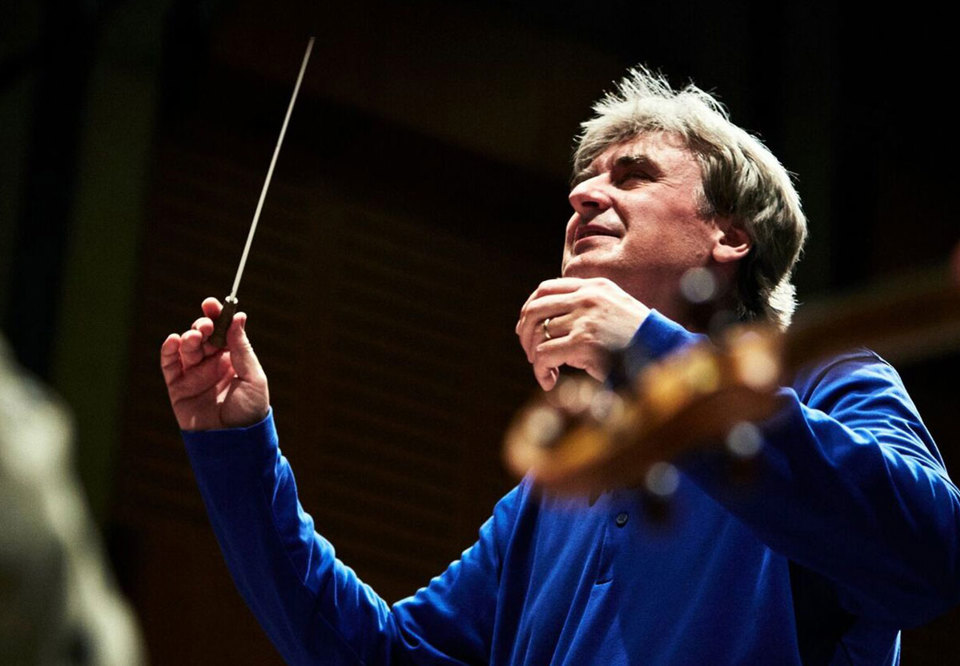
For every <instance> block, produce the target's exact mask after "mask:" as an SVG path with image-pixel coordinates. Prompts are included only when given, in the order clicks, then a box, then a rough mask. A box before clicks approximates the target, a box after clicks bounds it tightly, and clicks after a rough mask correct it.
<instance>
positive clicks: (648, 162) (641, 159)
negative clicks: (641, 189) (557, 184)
mask: <svg viewBox="0 0 960 666" xmlns="http://www.w3.org/2000/svg"><path fill="white" fill-rule="evenodd" d="M633 167H642V168H644V169H646V170H647V171H649V172H650V175H651V176H652V177H653V178H659V177H660V176H662V175H663V169H662V168H661V167H660V165H659V164H658V163H657V161H656V160H654V159H653V158H652V157H650V156H649V155H646V154H644V153H634V154H632V155H621V156H620V157H618V158H617V159H616V160H615V161H614V163H613V169H611V171H612V170H624V169H630V168H633ZM599 173H600V172H599V170H598V169H597V168H596V167H594V166H593V165H591V166H589V167H587V168H586V169H583V170H582V171H580V172H579V173H577V174H575V175H574V176H573V178H572V179H571V180H570V189H573V188H574V187H576V186H577V185H579V184H580V183H582V182H583V181H585V180H590V179H591V178H594V177H595V176H597V175H599Z"/></svg>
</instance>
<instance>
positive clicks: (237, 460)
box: [183, 312, 960, 665]
mask: <svg viewBox="0 0 960 666" xmlns="http://www.w3.org/2000/svg"><path fill="white" fill-rule="evenodd" d="M693 339H695V336H693V335H692V334H690V333H688V332H687V331H686V330H684V329H683V328H682V327H680V326H678V325H677V324H675V323H673V322H671V321H669V320H668V319H666V318H664V317H662V316H660V315H659V314H658V313H656V312H653V313H651V315H650V316H649V317H648V318H647V320H646V321H645V322H644V324H643V325H642V326H641V327H640V329H639V330H638V332H637V335H636V336H635V338H634V341H633V348H632V351H633V352H634V353H635V354H636V355H642V356H645V357H649V358H657V357H659V356H661V355H663V354H665V353H668V352H669V351H671V350H674V349H676V348H677V347H679V346H681V345H683V344H686V343H688V342H690V341H692V340H693ZM780 393H781V397H782V398H783V400H784V404H785V406H784V407H783V409H782V410H781V411H780V412H779V413H778V414H777V415H776V416H775V417H774V418H773V419H771V420H770V421H768V422H767V423H765V424H763V434H764V442H765V445H764V447H763V449H762V451H761V454H760V457H759V460H758V463H757V465H756V467H757V469H756V471H755V473H754V476H753V477H752V479H751V482H750V483H749V484H741V483H736V482H735V481H734V480H732V479H731V478H730V474H729V473H728V469H727V466H726V463H725V461H724V460H723V459H722V458H721V457H720V456H719V455H713V454H708V453H705V454H701V455H697V456H695V457H690V458H689V459H687V460H685V461H684V462H683V463H682V465H681V469H682V472H681V480H680V486H679V488H678V490H677V492H676V494H675V496H674V499H673V501H672V506H671V514H670V518H669V520H668V521H667V522H665V523H656V522H652V521H649V520H647V519H645V517H644V515H643V505H642V502H643V500H642V498H641V497H640V495H639V494H638V493H637V492H636V491H633V490H617V491H613V492H609V493H605V494H604V495H601V496H600V497H599V498H596V499H595V501H593V502H591V501H589V500H588V499H586V498H560V497H556V496H550V495H544V494H542V493H540V492H538V491H537V490H536V489H534V488H533V487H532V486H531V484H530V483H528V482H527V481H526V480H525V481H523V482H521V483H520V485H519V486H517V487H516V488H515V489H514V490H512V491H511V492H510V493H509V494H508V495H506V496H505V497H504V498H503V499H502V500H501V501H500V502H499V503H498V504H497V505H496V507H495V508H494V511H493V515H492V517H491V518H490V519H489V520H488V521H487V522H486V523H485V524H484V525H483V526H482V527H481V528H480V534H479V538H478V540H477V542H476V543H475V544H474V545H473V546H471V547H470V548H468V549H467V550H466V551H464V553H463V554H462V556H461V558H460V559H459V560H458V561H456V562H454V563H452V564H451V565H450V566H449V568H448V569H447V570H446V571H445V572H443V573H442V574H441V575H440V576H438V577H436V578H434V579H433V580H432V581H430V583H429V585H428V586H427V587H425V588H422V589H420V590H419V591H417V593H416V594H414V595H413V596H412V597H409V598H407V599H404V600H402V601H399V602H397V603H396V604H394V605H393V606H390V605H388V604H387V603H386V602H384V601H383V600H382V599H381V598H380V597H378V596H377V595H376V593H375V592H374V591H373V590H372V589H371V588H369V587H368V586H366V585H365V584H364V583H362V582H361V581H360V580H359V579H358V578H357V576H356V575H355V573H354V572H353V571H352V570H351V569H350V568H349V567H347V566H346V565H344V564H343V563H342V562H340V561H339V560H337V559H336V557H335V553H334V548H333V546H332V545H331V544H330V543H329V542H328V541H326V540H325V539H324V538H323V537H322V536H320V535H319V534H317V533H316V532H315V531H314V525H313V521H312V519H311V518H310V516H309V515H307V514H306V513H305V512H304V511H303V509H302V507H301V506H300V504H299V502H298V500H297V492H296V485H295V482H294V478H293V473H292V471H291V469H290V466H289V465H288V463H287V461H286V459H285V458H284V457H283V456H282V455H281V453H280V451H279V449H278V444H277V442H278V440H277V434H276V430H275V428H274V422H273V417H272V414H271V415H269V416H268V417H267V418H266V419H265V420H264V421H262V422H261V423H259V424H256V425H254V426H252V427H249V428H242V429H233V430H221V431H210V432H185V433H184V434H183V436H184V439H185V441H186V445H187V451H188V454H189V456H190V459H191V462H192V465H193V468H194V471H195V474H196V477H197V480H198V483H199V486H200V489H201V492H202V494H203V498H204V501H205V503H206V506H207V510H208V512H209V515H210V520H211V522H212V524H213V527H214V530H215V532H216V535H217V538H218V540H219V542H220V545H221V548H222V550H223V553H224V557H225V559H226V562H227V565H228V567H229V568H230V571H231V573H232V575H233V577H234V580H235V581H236V584H237V586H238V588H239V589H240V592H241V594H243V596H244V598H245V599H246V601H247V603H248V604H249V605H250V607H251V609H252V610H253V612H254V613H255V615H256V616H257V618H258V619H259V621H260V623H261V624H262V626H263V627H264V629H265V630H266V631H267V633H268V634H269V636H270V638H271V639H272V640H273V642H274V644H275V645H276V647H277V649H278V650H279V651H280V653H281V654H282V655H283V656H284V658H285V659H286V660H287V661H288V662H289V663H292V664H359V663H365V664H387V663H404V664H405V663H417V664H461V663H463V664H478V663H491V664H538V665H539V664H605V665H612V664H799V663H804V664H815V663H824V664H871V665H873V664H896V663H898V662H899V630H900V629H901V628H904V627H908V626H913V625H917V624H921V623H924V622H926V621H928V620H929V619H931V618H933V617H935V616H936V615H938V614H940V613H942V612H944V611H945V610H947V609H948V608H950V607H951V606H953V605H955V604H956V603H958V602H960V571H958V564H960V560H958V553H960V549H958V535H960V529H958V527H960V493H958V491H957V488H956V487H955V486H954V484H953V483H952V482H951V481H950V479H949V478H948V477H947V474H946V471H945V470H944V467H943V463H942V460H941V459H940V456H939V453H938V452H937V450H936V447H935V445H934V443H933V441H932V440H931V438H930V436H929V433H928V432H927V430H926V428H925V427H924V426H923V423H922V422H921V420H920V417H919V416H918V414H917V413H916V409H915V408H914V406H913V404H912V402H911V401H910V398H909V396H908V395H907V394H906V391H905V390H904V388H903V385H902V383H901V381H900V379H899V377H898V376H897V374H896V372H895V371H894V370H893V368H891V367H890V366H889V365H887V364H886V363H885V362H883V361H882V360H881V359H879V358H878V357H877V356H876V355H875V354H873V353H871V352H868V351H865V350H864V351H858V352H851V353H848V354H844V355H841V356H839V357H836V358H834V359H832V360H831V361H830V362H828V363H825V364H820V365H818V366H816V367H814V368H810V369H808V370H807V371H805V372H803V373H801V374H800V376H798V377H797V379H796V381H795V382H794V385H793V386H792V387H786V388H783V389H781V391H780Z"/></svg>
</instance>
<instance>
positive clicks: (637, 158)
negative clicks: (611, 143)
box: [613, 153, 663, 178]
mask: <svg viewBox="0 0 960 666" xmlns="http://www.w3.org/2000/svg"><path fill="white" fill-rule="evenodd" d="M631 167H643V168H644V169H646V170H647V171H649V172H650V175H651V176H653V177H654V178H657V177H659V176H662V175H663V169H661V168H660V165H659V164H658V163H657V162H656V160H654V159H653V158H652V157H650V156H649V155H645V154H644V153H634V154H633V155H621V156H620V157H618V158H617V159H616V161H615V162H614V163H613V168H614V169H629V168H631Z"/></svg>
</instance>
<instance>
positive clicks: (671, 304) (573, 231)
mask: <svg viewBox="0 0 960 666" xmlns="http://www.w3.org/2000/svg"><path fill="white" fill-rule="evenodd" d="M702 201H703V198H702V180H701V175H700V167H699V164H698V162H697V160H696V158H695V157H694V156H693V154H692V153H691V152H690V151H689V150H688V149H687V148H686V147H685V146H684V145H683V144H682V142H681V141H680V140H679V139H677V138H676V137H675V136H674V135H670V134H665V133H659V132H658V133H651V134H643V135H640V136H639V137H637V138H636V139H634V140H632V141H628V142H626V143H621V144H616V145H613V146H611V147H610V148H608V149H607V150H606V151H604V152H603V153H602V154H601V155H599V156H598V157H597V158H596V159H595V160H593V162H592V163H591V164H590V166H589V167H588V168H587V169H586V170H584V171H583V172H582V173H580V174H578V176H577V177H576V179H575V183H574V187H573V189H572V190H571V192H570V205H571V206H573V215H572V216H571V217H570V221H569V222H568V223H567V233H566V241H565V244H564V252H563V275H564V276H565V277H582V278H587V277H606V278H609V279H611V280H613V281H614V282H616V283H617V284H618V285H620V287H621V288H623V289H624V290H625V291H627V292H628V293H629V294H631V295H632V296H633V297H634V298H637V299H638V300H640V301H642V302H643V303H644V304H646V305H647V306H649V307H651V308H657V309H658V310H660V311H662V312H664V313H665V314H667V315H668V316H673V317H677V316H679V315H680V313H681V310H682V307H683V306H682V301H681V299H680V295H679V282H680V278H681V276H682V275H683V274H684V272H686V271H687V270H688V269H690V268H694V267H698V266H707V265H709V264H710V263H711V261H712V255H713V252H714V250H715V248H716V246H717V245H718V243H720V239H721V238H722V236H723V234H722V232H721V231H720V229H719V228H718V226H717V224H716V223H715V222H714V220H713V219H711V218H708V217H704V216H703V215H702V214H701V208H702Z"/></svg>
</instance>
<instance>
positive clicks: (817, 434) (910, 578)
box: [635, 317, 960, 627]
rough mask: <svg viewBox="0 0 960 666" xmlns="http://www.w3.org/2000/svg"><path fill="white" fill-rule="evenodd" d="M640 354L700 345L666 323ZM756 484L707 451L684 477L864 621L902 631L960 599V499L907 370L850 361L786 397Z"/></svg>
mask: <svg viewBox="0 0 960 666" xmlns="http://www.w3.org/2000/svg"><path fill="white" fill-rule="evenodd" d="M645 326H646V327H647V329H648V330H646V331H644V330H643V327H641V330H640V331H638V334H637V337H636V338H635V345H636V346H639V347H641V348H645V349H646V354H647V355H648V356H651V357H656V356H658V355H660V354H663V353H665V352H667V351H669V350H671V349H674V348H676V347H677V346H680V345H682V344H686V343H689V342H691V341H693V340H694V339H696V336H693V335H692V334H690V333H688V332H687V331H685V330H684V329H682V328H681V327H680V326H678V325H676V324H674V323H673V322H670V321H669V320H666V319H664V318H663V317H655V318H654V319H653V320H652V321H651V322H650V323H649V325H648V324H646V323H645ZM780 396H781V398H782V399H783V402H784V405H785V406H784V407H783V408H782V410H781V411H780V412H779V413H778V414H777V415H776V416H775V417H774V418H772V419H770V420H769V421H768V422H766V423H765V424H762V432H763V435H764V448H763V450H762V452H761V455H760V457H759V460H758V461H757V464H756V468H757V469H756V471H755V477H754V478H753V479H752V481H751V483H749V484H748V485H745V486H738V485H737V484H736V483H734V482H732V481H731V480H730V478H729V474H728V473H727V472H726V467H725V464H724V461H723V460H722V456H721V455H720V454H717V453H703V454H699V455H696V456H692V457H691V458H690V459H689V460H687V461H685V463H684V465H683V470H684V472H685V473H686V474H687V475H688V476H689V477H691V478H692V479H693V480H694V481H695V482H696V483H697V485H698V486H700V487H701V488H702V489H703V490H704V491H705V492H707V493H708V494H709V495H710V496H712V497H713V498H714V499H716V500H717V501H718V502H720V503H721V504H722V505H723V506H724V507H726V509H727V510H729V511H730V512H731V513H732V514H733V515H734V516H736V517H737V519H738V520H740V521H741V522H742V523H744V524H745V525H747V526H748V527H749V528H751V529H752V530H753V531H754V533H755V534H757V536H758V538H760V540H761V541H763V542H764V543H765V544H767V546H769V547H770V548H772V549H773V550H774V551H776V552H778V553H780V554H781V555H784V556H785V557H787V558H789V559H790V560H791V561H793V562H796V563H798V564H800V565H802V566H804V567H806V568H808V569H810V570H811V571H814V572H816V573H818V574H820V575H822V576H823V577H824V578H826V579H828V580H830V581H832V582H833V583H834V584H835V585H836V588H837V590H838V593H839V597H840V602H841V603H842V605H843V606H844V607H845V608H846V610H847V611H849V612H850V613H853V614H855V615H858V616H869V617H874V618H875V619H877V620H880V621H883V622H889V623H891V624H892V625H894V626H901V627H906V626H912V625H915V624H920V623H923V622H925V621H928V620H930V619H931V618H933V617H935V616H936V615H938V614H940V613H942V612H944V611H946V610H947V609H949V608H950V607H951V606H954V605H956V604H957V603H958V602H960V493H958V490H957V488H956V486H955V485H954V484H953V482H952V481H951V480H950V479H949V477H948V476H947V473H946V470H945V469H944V466H943V463H942V460H941V459H940V455H939V453H938V452H937V449H936V447H935V445H934V443H933V440H932V439H931V437H930V434H929V433H928V432H927V430H926V428H925V427H924V425H923V423H922V421H921V419H920V417H919V415H918V414H917V412H916V408H915V407H914V406H913V403H912V402H911V400H910V398H909V396H908V395H907V393H906V390H905V389H904V387H903V384H902V382H901V381H900V378H899V377H898V376H897V373H896V371H895V370H894V369H893V368H892V367H890V366H889V365H888V364H886V363H885V362H883V361H882V360H881V359H880V358H878V357H877V356H876V355H875V354H873V353H872V352H869V351H866V350H862V351H857V352H851V353H847V354H843V355H840V356H838V357H836V358H834V359H832V360H830V361H829V362H827V363H824V364H820V365H818V366H816V367H814V368H811V369H808V370H807V371H805V372H802V373H801V374H800V376H799V377H798V379H797V381H796V382H795V385H794V386H793V387H786V388H783V389H781V390H780Z"/></svg>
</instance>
